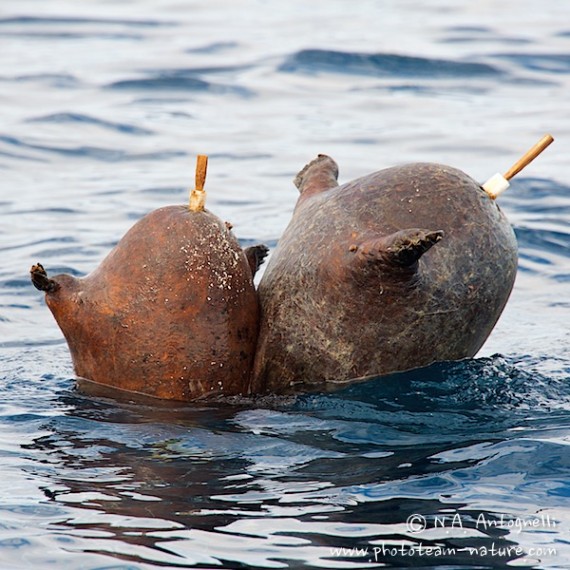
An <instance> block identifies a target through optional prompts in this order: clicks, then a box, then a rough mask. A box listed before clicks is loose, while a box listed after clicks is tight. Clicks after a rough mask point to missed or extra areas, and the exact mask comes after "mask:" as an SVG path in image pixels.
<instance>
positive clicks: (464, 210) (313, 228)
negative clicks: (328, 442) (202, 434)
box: [252, 155, 517, 393]
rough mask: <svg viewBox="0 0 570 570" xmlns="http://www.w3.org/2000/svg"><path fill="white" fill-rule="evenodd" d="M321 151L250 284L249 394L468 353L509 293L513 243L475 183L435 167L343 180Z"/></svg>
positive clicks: (504, 221) (485, 332) (421, 165)
mask: <svg viewBox="0 0 570 570" xmlns="http://www.w3.org/2000/svg"><path fill="white" fill-rule="evenodd" d="M337 176H338V167H337V165H336V163H335V162H334V160H332V159H331V158H330V157H328V156H325V155H319V156H318V157H317V158H316V159H315V160H314V161H313V162H311V163H309V164H308V165H307V166H306V167H305V168H304V169H303V170H302V171H301V172H300V173H299V174H298V176H297V178H296V180H295V184H296V186H297V187H298V188H299V191H300V193H301V195H300V197H299V200H298V202H297V205H296V207H295V211H294V214H293V218H292V220H291V222H290V224H289V226H288V227H287V229H286V230H285V233H284V234H283V236H282V237H281V239H280V240H279V244H278V247H277V249H276V250H275V252H274V253H273V256H272V258H271V260H270V262H269V264H268V266H267V269H266V271H265V274H264V276H263V278H262V279H261V282H260V285H259V295H260V302H261V311H262V313H261V330H260V336H259V341H258V348H257V351H256V358H255V366H254V379H253V384H252V392H253V393H284V392H288V391H291V390H300V391H308V390H311V389H316V388H319V387H321V386H323V385H326V384H327V383H331V384H332V383H335V384H338V383H343V382H347V381H349V380H350V379H356V378H363V377H369V376H376V375H382V374H388V373H391V372H395V371H400V370H408V369H412V368H417V367H422V366H426V365H428V364H430V363H432V362H435V361H441V360H458V359H462V358H466V357H472V356H474V355H475V354H476V353H477V351H478V350H479V349H480V348H481V346H482V345H483V343H484V342H485V340H486V339H487V337H488V336H489V334H490V333H491V330H492V329H493V327H494V326H495V324H496V322H497V320H498V318H499V316H500V314H501V312H502V310H503V308H504V306H505V304H506V302H507V299H508V297H509V295H510V293H511V290H512V287H513V284H514V280H515V275H516V270H517V243H516V238H515V235H514V232H513V230H512V228H511V226H510V224H509V222H508V221H507V219H506V217H505V216H504V214H503V213H502V211H501V210H500V208H499V207H498V205H497V203H496V202H495V201H494V200H492V199H491V198H490V197H489V195H488V194H487V193H486V192H485V190H483V188H482V187H481V185H480V184H478V183H477V182H476V181H475V180H473V179H472V178H470V177H469V176H467V175H466V174H465V173H463V172H461V171H460V170H457V169H455V168H451V167H449V166H443V165H439V164H428V163H419V164H410V165H405V166H398V167H393V168H388V169H385V170H381V171H379V172H376V173H374V174H370V175H369V176H365V177H363V178H359V179H358V180H355V181H353V182H349V183H347V184H344V185H342V186H339V185H338V183H337Z"/></svg>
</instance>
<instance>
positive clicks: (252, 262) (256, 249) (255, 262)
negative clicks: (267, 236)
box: [243, 244, 269, 277]
mask: <svg viewBox="0 0 570 570" xmlns="http://www.w3.org/2000/svg"><path fill="white" fill-rule="evenodd" d="M243 252H244V253H245V256H246V257H247V262H248V263H249V268H250V269H251V274H252V276H253V277H255V274H256V273H257V270H258V269H259V268H260V267H261V266H262V265H263V262H264V261H265V258H266V257H267V254H268V253H269V248H268V247H267V246H266V245H263V244H259V245H253V246H251V247H247V248H246V249H244V250H243Z"/></svg>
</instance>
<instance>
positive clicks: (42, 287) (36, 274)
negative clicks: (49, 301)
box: [30, 263, 59, 293]
mask: <svg viewBox="0 0 570 570" xmlns="http://www.w3.org/2000/svg"><path fill="white" fill-rule="evenodd" d="M30 277H31V278H32V283H33V285H34V287H35V288H36V289H38V290H39V291H45V292H46V293H53V292H54V291H57V290H58V289H59V283H57V282H56V281H54V280H53V279H50V278H49V277H48V274H47V271H46V270H45V269H44V266H43V265H42V264H41V263H36V265H33V266H32V268H31V269H30Z"/></svg>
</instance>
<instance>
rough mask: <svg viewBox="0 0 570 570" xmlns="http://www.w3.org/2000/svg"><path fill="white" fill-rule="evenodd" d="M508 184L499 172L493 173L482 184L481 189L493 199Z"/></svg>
mask: <svg viewBox="0 0 570 570" xmlns="http://www.w3.org/2000/svg"><path fill="white" fill-rule="evenodd" d="M509 186H510V184H509V181H508V180H507V179H506V178H505V177H504V176H503V175H502V174H500V173H498V172H497V174H494V175H493V176H491V178H489V180H487V182H485V184H483V190H485V192H487V194H488V195H489V196H490V197H491V198H492V199H493V200H494V199H495V198H497V196H499V194H502V193H503V192H504V191H505V190H506V189H507V188H508V187H509Z"/></svg>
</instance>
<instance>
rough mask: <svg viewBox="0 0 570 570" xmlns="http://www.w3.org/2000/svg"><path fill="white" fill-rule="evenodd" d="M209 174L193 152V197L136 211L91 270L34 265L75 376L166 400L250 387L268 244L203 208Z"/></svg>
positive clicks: (245, 390)
mask: <svg viewBox="0 0 570 570" xmlns="http://www.w3.org/2000/svg"><path fill="white" fill-rule="evenodd" d="M205 175H206V157H199V161H198V168H197V176H196V190H194V191H193V192H192V195H191V198H190V207H188V206H168V207H165V208H160V209H159V210H156V211H154V212H151V213H150V214H148V215H147V216H145V217H144V218H142V219H141V220H140V221H139V222H137V223H136V224H135V225H134V226H133V227H132V228H131V229H130V230H129V231H128V232H127V234H126V235H125V236H124V237H123V238H122V239H121V241H120V242H119V243H118V244H117V246H116V247H115V248H114V249H113V250H112V251H111V252H110V253H109V255H108V256H107V257H106V258H105V259H104V260H103V262H102V263H101V265H100V266H99V267H98V268H97V269H96V270H95V271H93V272H92V273H91V274H90V275H88V276H87V277H85V278H83V279H76V278H74V277H72V276H71V275H56V276H55V277H53V278H49V277H48V276H47V273H46V271H45V270H44V268H43V267H42V266H41V265H40V264H37V265H35V266H34V267H32V269H31V277H32V282H33V284H34V285H35V286H36V288H38V289H40V290H42V291H45V293H46V302H47V305H48V307H49V308H50V310H51V311H52V313H53V315H54V317H55V319H56V321H57V323H58V324H59V326H60V328H61V330H62V331H63V334H64V336H65V338H66V340H67V343H68V345H69V349H70V352H71V356H72V360H73V364H74V368H75V372H76V374H77V375H78V376H79V377H80V378H85V379H87V380H90V381H91V382H94V383H97V384H101V385H106V386H111V387H113V388H118V389H121V390H126V391H129V392H138V393H141V394H146V395H149V396H153V397H157V398H163V399H169V400H186V401H188V400H195V399H198V398H204V397H209V396H219V395H236V394H247V393H249V391H250V380H251V369H252V364H253V359H254V353H255V346H256V341H257V334H258V327H259V307H258V299H257V293H256V291H255V288H254V285H253V276H254V274H255V271H256V270H257V268H258V267H259V265H260V264H261V263H262V262H263V259H264V257H265V255H266V253H267V248H266V247H265V246H254V247H252V248H248V249H246V250H245V251H242V249H241V247H240V246H239V244H238V242H237V240H236V239H235V237H234V236H233V235H232V233H231V231H230V229H231V226H230V225H229V224H226V223H224V222H222V221H221V220H219V219H218V218H217V217H216V216H214V215H213V214H211V213H210V212H208V211H207V210H205V209H204V195H205V193H204V192H203V184H204V180H205Z"/></svg>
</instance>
